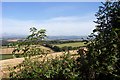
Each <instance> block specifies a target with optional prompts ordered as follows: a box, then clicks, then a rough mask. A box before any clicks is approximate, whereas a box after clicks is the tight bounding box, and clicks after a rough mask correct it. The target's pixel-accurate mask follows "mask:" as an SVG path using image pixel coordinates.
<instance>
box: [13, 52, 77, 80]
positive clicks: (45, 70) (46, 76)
mask: <svg viewBox="0 0 120 80" xmlns="http://www.w3.org/2000/svg"><path fill="white" fill-rule="evenodd" d="M70 56H71V55H70V54H66V53H65V54H64V55H62V56H60V57H61V58H60V57H56V58H55V59H53V58H50V59H46V60H45V58H44V59H43V60H38V58H37V59H28V60H25V61H24V62H23V63H22V64H19V65H18V66H16V67H14V69H15V70H17V69H19V71H13V72H12V73H11V79H14V78H15V79H21V78H23V79H29V80H30V79H34V80H70V79H77V78H78V71H76V70H75V67H76V62H75V60H74V58H70Z"/></svg>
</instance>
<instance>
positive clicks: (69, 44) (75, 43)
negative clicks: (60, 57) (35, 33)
mask: <svg viewBox="0 0 120 80" xmlns="http://www.w3.org/2000/svg"><path fill="white" fill-rule="evenodd" d="M84 43H85V42H72V43H64V44H56V45H55V46H58V47H64V46H72V47H79V46H85V44H84Z"/></svg>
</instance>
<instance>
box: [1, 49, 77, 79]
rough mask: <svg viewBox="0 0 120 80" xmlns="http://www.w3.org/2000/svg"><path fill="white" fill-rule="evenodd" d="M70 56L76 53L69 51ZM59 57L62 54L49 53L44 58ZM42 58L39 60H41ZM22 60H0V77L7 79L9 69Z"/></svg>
mask: <svg viewBox="0 0 120 80" xmlns="http://www.w3.org/2000/svg"><path fill="white" fill-rule="evenodd" d="M70 53H71V54H77V51H76V50H75V51H70ZM60 55H63V52H56V53H50V54H48V55H47V56H46V59H47V58H55V57H56V56H57V57H59V56H60ZM42 59H43V58H40V60H42ZM23 60H24V58H14V59H7V60H0V64H1V65H0V68H1V71H0V72H1V73H0V74H1V77H3V78H8V76H9V71H8V68H9V67H14V66H16V65H18V64H20V63H22V62H23Z"/></svg>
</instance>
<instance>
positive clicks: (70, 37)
mask: <svg viewBox="0 0 120 80" xmlns="http://www.w3.org/2000/svg"><path fill="white" fill-rule="evenodd" d="M25 37H27V35H18V34H5V35H2V39H4V40H8V39H24V38H25ZM82 38H84V39H86V38H87V36H48V37H47V40H81V39H82Z"/></svg>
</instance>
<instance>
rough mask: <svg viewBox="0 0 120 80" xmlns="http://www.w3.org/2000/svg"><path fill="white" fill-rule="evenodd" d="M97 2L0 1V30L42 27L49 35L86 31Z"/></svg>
mask: <svg viewBox="0 0 120 80" xmlns="http://www.w3.org/2000/svg"><path fill="white" fill-rule="evenodd" d="M100 5H101V3H100V2H2V34H18V35H27V34H29V28H31V27H36V28H37V29H46V30H47V35H50V36H83V35H89V34H90V33H91V32H92V30H93V29H94V28H95V23H94V22H93V21H94V20H95V19H96V18H95V13H96V12H97V11H98V7H99V6H100Z"/></svg>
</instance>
